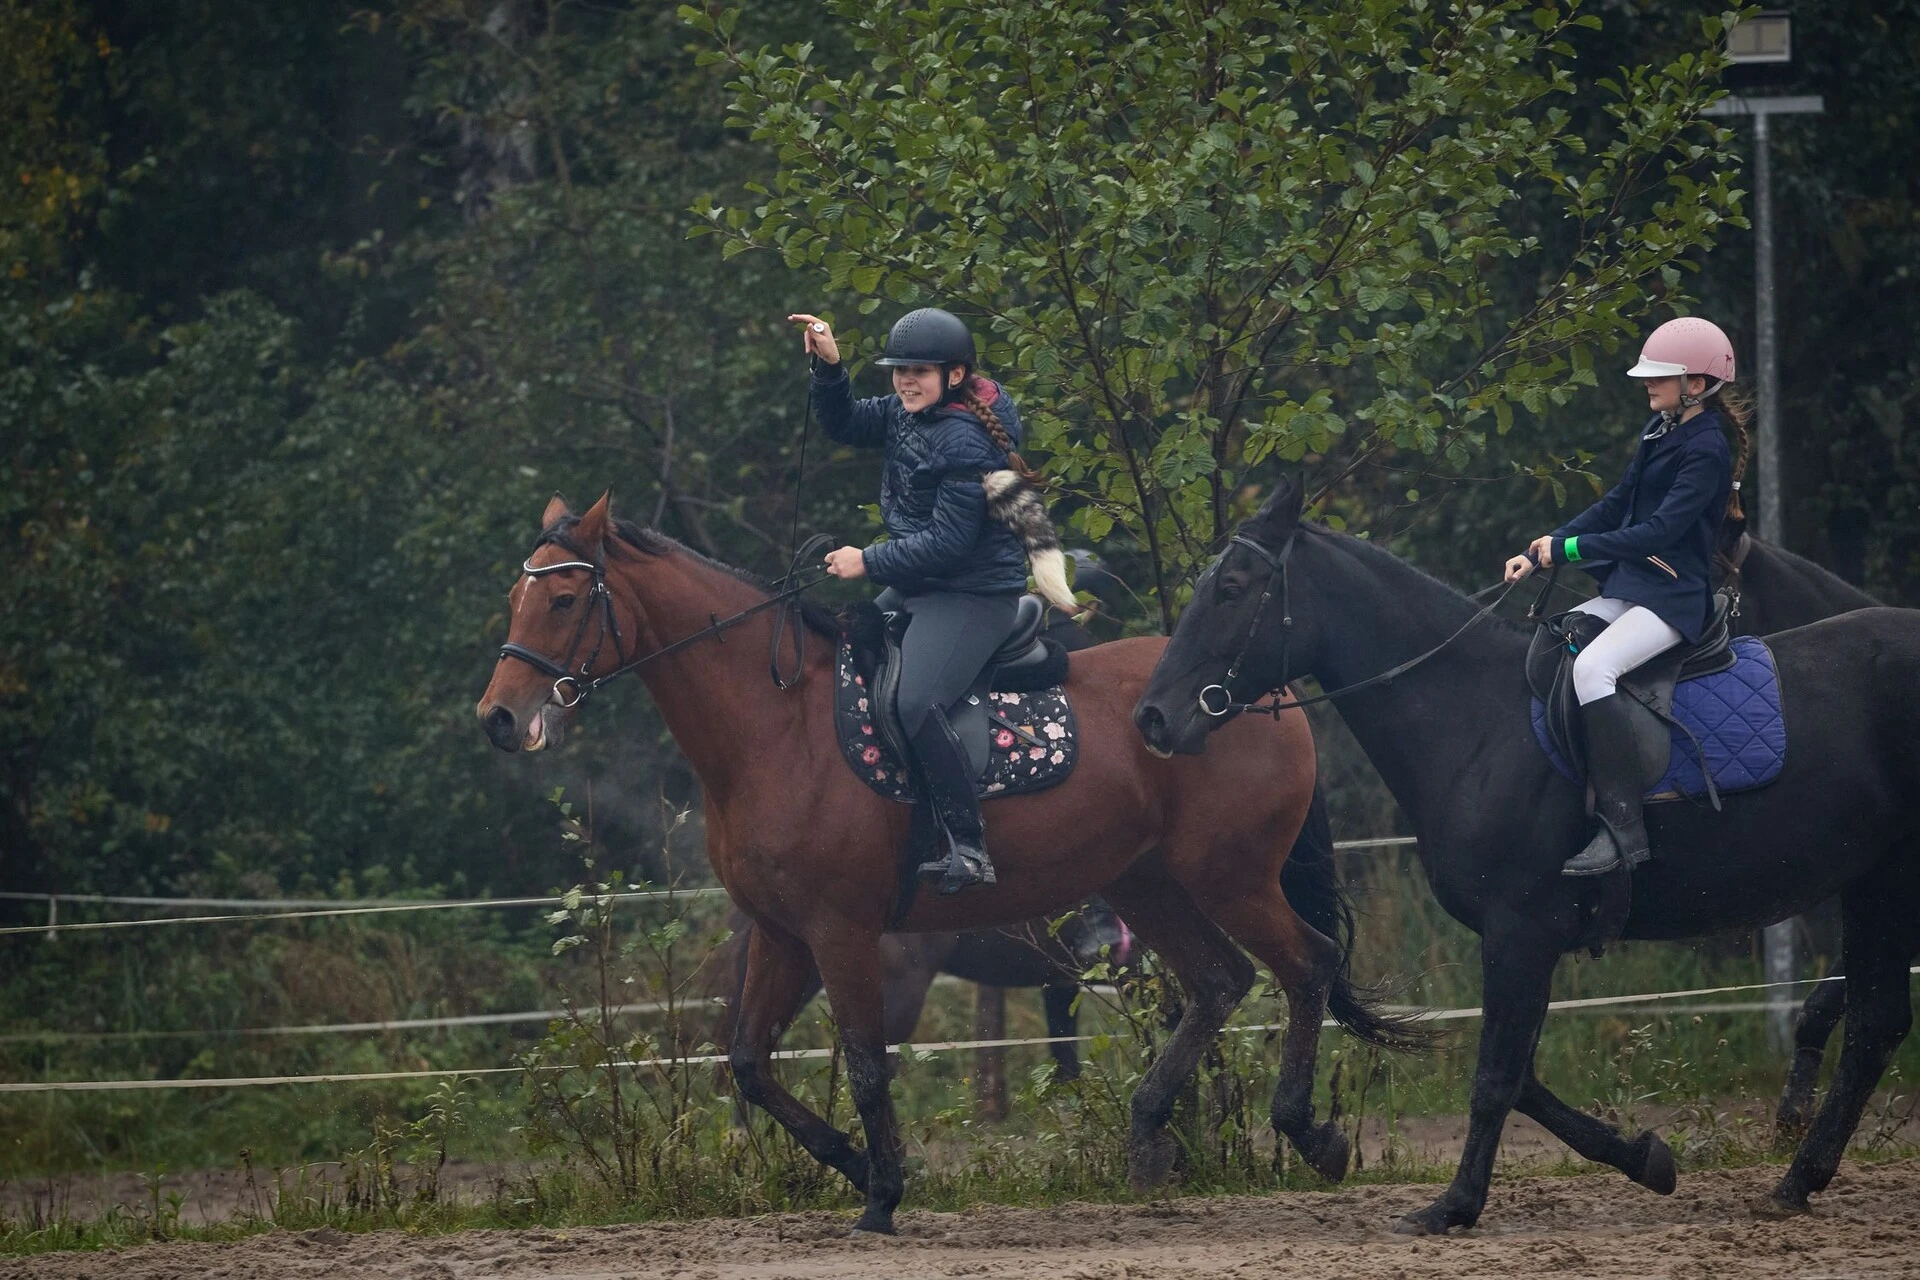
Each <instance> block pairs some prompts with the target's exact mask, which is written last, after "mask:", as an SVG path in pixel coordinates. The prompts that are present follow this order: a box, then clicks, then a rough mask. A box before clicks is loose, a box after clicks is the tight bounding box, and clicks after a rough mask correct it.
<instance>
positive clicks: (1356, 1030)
mask: <svg viewBox="0 0 1920 1280" xmlns="http://www.w3.org/2000/svg"><path fill="white" fill-rule="evenodd" d="M1280 889H1281V891H1282V892H1283V893H1285V894H1286V895H1287V902H1288V903H1289V904H1290V905H1291V906H1292V907H1293V910H1294V913H1295V914H1297V915H1298V916H1299V917H1300V918H1301V919H1302V920H1304V921H1306V922H1307V923H1308V924H1310V925H1312V926H1313V927H1314V928H1315V929H1318V930H1319V931H1320V932H1321V933H1323V934H1325V935H1326V936H1327V937H1329V938H1332V939H1333V941H1334V944H1335V945H1336V946H1337V947H1338V948H1339V949H1340V964H1339V967H1338V968H1337V969H1335V971H1334V975H1333V989H1332V990H1331V991H1330V992H1329V993H1328V995H1327V1011H1328V1012H1329V1013H1331V1014H1332V1015H1333V1016H1334V1019H1335V1021H1337V1022H1339V1024H1340V1025H1341V1026H1343V1027H1345V1028H1346V1029H1347V1030H1348V1031H1351V1032H1352V1033H1353V1034H1354V1035H1356V1036H1358V1037H1359V1038H1360V1039H1362V1040H1364V1041H1366V1042H1367V1043H1368V1044H1372V1045H1378V1046H1380V1047H1381V1048H1382V1049H1395V1050H1402V1051H1406V1052H1418V1051H1422V1050H1426V1049H1431V1048H1432V1047H1433V1045H1434V1043H1435V1041H1437V1040H1438V1039H1439V1038H1440V1033H1439V1030H1438V1028H1436V1027H1433V1026H1432V1025H1430V1024H1428V1023H1426V1022H1423V1021H1422V1020H1421V1019H1420V1017H1419V1016H1418V1015H1417V1014H1412V1013H1396V1012H1393V1011H1390V1010H1388V1009H1387V1008H1386V1004H1385V1001H1386V993H1385V992H1384V991H1383V990H1381V989H1380V988H1378V987H1360V986H1355V985H1354V982H1353V979H1352V978H1351V976H1350V965H1351V962H1352V959H1353V902H1352V900H1351V899H1349V898H1348V897H1347V892H1346V889H1345V887H1343V886H1342V885H1341V883H1340V877H1339V875H1338V874H1337V872H1336V869H1335V867H1334V864H1333V822H1332V820H1331V819H1329V818H1328V816H1327V793H1326V791H1325V789H1324V788H1322V787H1321V785H1320V784H1319V783H1317V782H1316V783H1315V784H1314V787H1313V803H1312V804H1311V805H1309V806H1308V807H1307V820H1306V824H1305V825H1304V826H1302V827H1301V828H1300V834H1299V836H1298V837H1297V838H1295V840H1294V842H1293V851H1292V852H1291V853H1289V854H1288V855H1287V860H1286V861H1285V862H1284V863H1282V864H1281V866H1280Z"/></svg>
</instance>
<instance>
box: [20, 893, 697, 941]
mask: <svg viewBox="0 0 1920 1280" xmlns="http://www.w3.org/2000/svg"><path fill="white" fill-rule="evenodd" d="M725 893H726V890H725V889H719V888H709V889H629V890H623V891H622V892H620V893H610V894H598V895H595V894H588V895H584V896H583V897H582V899H581V901H583V902H584V901H586V900H587V899H589V898H596V897H597V898H611V899H613V900H614V901H617V902H639V901H645V900H647V899H650V898H709V897H713V896H715V895H724V894H725ZM75 901H81V899H77V898H67V897H64V896H61V895H53V896H52V900H51V902H50V903H49V906H50V907H51V906H52V904H53V903H56V902H75ZM150 901H151V900H150ZM171 901H173V902H176V903H179V902H187V901H192V899H179V898H176V899H171ZM563 904H564V899H561V898H557V897H553V898H438V899H428V900H424V901H413V902H408V901H400V902H389V903H384V904H381V905H379V906H356V907H328V908H325V909H322V910H313V911H305V910H302V911H252V912H246V913H243V914H238V915H218V916H153V917H151V918H150V919H145V920H86V921H81V922H79V923H77V924H61V923H60V922H59V921H58V920H49V921H48V922H47V923H46V924H16V925H8V926H6V927H5V928H0V937H9V936H11V935H14V934H22V933H41V934H45V935H47V936H48V937H52V936H53V935H55V934H58V933H98V932H100V931H102V930H107V929H147V928H152V927H154V926H156V925H163V924H223V923H227V922H230V921H235V920H245V921H258V920H322V919H328V918H332V917H336V916H373V915H387V914H394V913H405V912H414V911H458V910H464V909H470V908H475V907H495V908H497V907H559V906H561V905H563Z"/></svg>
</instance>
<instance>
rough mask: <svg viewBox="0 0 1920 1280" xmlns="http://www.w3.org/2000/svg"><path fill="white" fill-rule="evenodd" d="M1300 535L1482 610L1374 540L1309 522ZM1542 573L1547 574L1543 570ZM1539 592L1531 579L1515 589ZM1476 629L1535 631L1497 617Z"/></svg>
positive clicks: (1521, 633) (1478, 603)
mask: <svg viewBox="0 0 1920 1280" xmlns="http://www.w3.org/2000/svg"><path fill="white" fill-rule="evenodd" d="M1300 531H1301V532H1302V533H1309V534H1312V535H1314V536H1316V537H1322V538H1327V539H1329V540H1332V541H1335V542H1337V543H1339V545H1340V546H1342V547H1345V548H1347V549H1349V550H1350V551H1352V552H1353V554H1354V555H1355V556H1357V557H1358V558H1359V559H1361V560H1366V559H1368V558H1369V557H1371V558H1374V559H1375V560H1377V561H1378V562H1381V563H1383V564H1384V563H1391V564H1392V565H1397V566H1398V567H1400V568H1401V569H1403V570H1405V571H1406V572H1408V573H1411V574H1412V575H1413V576H1414V579H1415V580H1416V581H1417V582H1419V583H1420V584H1421V585H1422V586H1423V587H1425V588H1427V589H1429V590H1432V591H1434V592H1437V593H1442V594H1444V595H1445V596H1447V597H1448V598H1449V599H1452V600H1455V601H1457V602H1458V603H1460V604H1461V605H1463V606H1465V607H1467V608H1469V609H1477V608H1479V607H1480V602H1478V601H1476V600H1474V598H1473V597H1472V596H1469V595H1468V594H1467V593H1465V592H1464V591H1461V590H1460V589H1459V588H1458V587H1455V586H1452V585H1450V584H1448V583H1445V582H1442V581H1441V580H1440V579H1438V578H1436V577H1434V576H1433V575H1432V574H1430V573H1428V572H1427V571H1426V570H1425V569H1422V568H1421V567H1420V566H1419V565H1416V564H1414V563H1413V562H1412V561H1410V560H1405V559H1402V558H1401V557H1399V556H1397V555H1395V554H1393V552H1391V551H1389V550H1387V549H1386V548H1385V547H1383V546H1380V545H1379V544H1378V543H1376V542H1374V541H1372V540H1371V539H1368V538H1356V537H1354V536H1353V535H1352V534H1350V533H1342V532H1340V531H1339V530H1337V529H1330V528H1328V527H1327V526H1325V525H1323V524H1317V523H1314V522H1312V521H1307V520H1302V521H1301V522H1300ZM1542 572H1544V570H1543V571H1542ZM1537 589H1538V585H1537V583H1535V582H1534V580H1533V579H1532V578H1528V579H1527V580H1526V581H1524V582H1523V583H1522V584H1521V585H1520V586H1518V587H1515V588H1514V592H1515V593H1516V594H1520V595H1523V596H1525V595H1528V594H1529V593H1531V592H1533V591H1535V590H1537ZM1477 625H1478V626H1481V627H1489V628H1491V629H1493V630H1496V631H1508V632H1512V633H1513V634H1515V635H1525V634H1529V633H1530V632H1531V631H1532V628H1531V627H1530V626H1522V625H1521V624H1519V623H1517V622H1515V621H1513V620H1512V619H1510V618H1503V617H1501V616H1500V615H1499V614H1497V613H1496V614H1493V615H1491V616H1489V617H1487V618H1483V619H1482V620H1481V621H1480V622H1479V623H1478V624H1477Z"/></svg>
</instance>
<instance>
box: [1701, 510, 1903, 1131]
mask: <svg viewBox="0 0 1920 1280" xmlns="http://www.w3.org/2000/svg"><path fill="white" fill-rule="evenodd" d="M1714 568H1715V570H1716V573H1717V576H1718V582H1717V584H1716V585H1718V586H1720V587H1722V588H1724V589H1728V590H1732V591H1734V592H1735V593H1737V596H1738V599H1739V611H1738V613H1737V614H1736V615H1735V616H1734V620H1733V622H1734V630H1735V632H1736V633H1737V634H1739V635H1749V636H1766V635H1772V634H1773V633H1774V632H1776V631H1787V630H1790V629H1792V628H1794V627H1804V626H1806V625H1808V624H1809V623H1814V622H1819V621H1820V620H1821V619H1823V618H1832V617H1837V616H1838V615H1840V614H1843V613H1851V612H1853V611H1854V610H1855V609H1871V608H1873V607H1875V606H1876V605H1878V604H1879V603H1880V602H1879V601H1878V600H1876V599H1874V598H1873V597H1872V596H1870V595H1868V594H1867V593H1866V592H1864V591H1862V590H1861V589H1860V588H1858V587H1856V586H1854V585H1853V584H1852V583H1851V582H1848V581H1847V580H1846V579H1845V578H1842V577H1841V576H1840V575H1839V574H1837V573H1832V572H1829V571H1828V570H1826V569H1823V568H1821V567H1820V566H1819V565H1817V564H1815V563H1814V562H1813V561H1811V560H1809V559H1807V558H1806V557H1805V556H1798V555H1795V554H1794V553H1793V552H1791V551H1788V550H1786V549H1785V548H1784V547H1776V546H1774V545H1773V544H1772V543H1771V542H1767V541H1765V540H1764V539H1761V538H1756V537H1754V536H1753V535H1752V534H1750V533H1748V532H1747V522H1746V520H1745V519H1744V518H1741V517H1731V516H1730V517H1728V519H1727V521H1726V523H1725V524H1724V525H1722V526H1721V529H1720V546H1719V548H1718V551H1717V552H1716V554H1715V556H1714ZM1841 973H1842V970H1841V968H1836V969H1835V970H1834V971H1833V973H1832V974H1830V975H1828V976H1829V977H1830V978H1834V979H1836V981H1830V982H1822V983H1820V984H1818V985H1817V986H1815V987H1814V989H1813V990H1812V991H1811V992H1810V993H1809V994H1808V996H1807V999H1806V1002H1805V1003H1804V1004H1802V1005H1801V1007H1800V1013H1799V1016H1798V1017H1796V1018H1795V1019H1794V1024H1793V1045H1794V1053H1793V1064H1792V1066H1791V1067H1789V1068H1788V1071H1787V1079H1786V1083H1785V1084H1784V1085H1782V1086H1781V1089H1780V1102H1779V1105H1778V1106H1776V1107H1775V1108H1774V1128H1775V1131H1776V1133H1777V1135H1778V1141H1779V1144H1780V1145H1782V1146H1787V1145H1790V1144H1796V1143H1798V1142H1799V1141H1800V1139H1801V1138H1802V1137H1804V1136H1805V1135H1806V1131H1807V1124H1808V1122H1809V1121H1810V1120H1811V1119H1812V1116H1813V1097H1814V1089H1815V1088H1816V1087H1817V1086H1818V1084H1819V1082H1820V1066H1821V1061H1822V1059H1823V1058H1825V1056H1826V1051H1827V1041H1828V1039H1829V1038H1831V1037H1832V1035H1833V1029H1834V1028H1835V1027H1837V1026H1839V1025H1840V1019H1841V1018H1843V1017H1845V1016H1846V1013H1847V984H1846V983H1845V982H1844V981H1839V980H1837V979H1839V978H1840V977H1841Z"/></svg>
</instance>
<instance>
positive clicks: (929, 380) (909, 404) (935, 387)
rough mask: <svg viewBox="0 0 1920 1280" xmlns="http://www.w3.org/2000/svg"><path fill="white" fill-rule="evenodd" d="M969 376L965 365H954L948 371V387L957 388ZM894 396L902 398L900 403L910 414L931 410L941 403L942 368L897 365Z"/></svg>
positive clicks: (935, 366)
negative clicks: (961, 380)
mask: <svg viewBox="0 0 1920 1280" xmlns="http://www.w3.org/2000/svg"><path fill="white" fill-rule="evenodd" d="M966 376H967V370H966V366H965V365H957V364H956V365H954V366H953V367H952V368H950V369H948V370H947V376H946V380H945V381H946V385H947V386H949V387H957V386H959V385H960V379H962V378H964V377H966ZM893 390H894V394H895V395H897V396H899V397H900V403H901V404H903V405H905V406H906V409H907V412H908V413H919V412H920V411H921V410H923V409H931V408H933V406H935V405H936V404H939V403H940V396H941V393H942V390H943V388H942V386H941V377H940V366H939V365H937V364H906V365H895V366H894V369H893Z"/></svg>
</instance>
